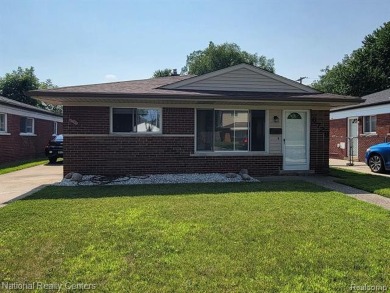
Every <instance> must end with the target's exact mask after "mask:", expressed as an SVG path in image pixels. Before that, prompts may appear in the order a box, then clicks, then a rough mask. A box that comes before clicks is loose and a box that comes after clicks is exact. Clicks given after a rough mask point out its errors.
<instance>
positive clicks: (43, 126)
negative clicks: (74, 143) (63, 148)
mask: <svg viewBox="0 0 390 293" xmlns="http://www.w3.org/2000/svg"><path fill="white" fill-rule="evenodd" d="M2 112H4V110H3V109H2V108H1V105H0V113H2ZM28 116H29V115H28V114H26V113H24V114H23V115H16V114H10V113H7V114H6V117H7V131H6V133H5V134H4V133H0V163H7V162H12V161H19V160H24V159H33V158H38V157H43V156H45V152H44V150H45V146H46V145H47V143H48V141H49V140H50V138H51V137H52V135H53V131H54V121H51V120H46V119H39V118H34V134H33V135H21V134H20V133H21V129H20V124H21V119H22V117H28ZM57 127H58V130H57V133H62V131H63V129H62V123H60V122H57Z"/></svg>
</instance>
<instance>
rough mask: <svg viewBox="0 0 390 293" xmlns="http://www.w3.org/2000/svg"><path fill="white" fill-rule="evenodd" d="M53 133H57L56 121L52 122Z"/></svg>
mask: <svg viewBox="0 0 390 293" xmlns="http://www.w3.org/2000/svg"><path fill="white" fill-rule="evenodd" d="M53 134H58V124H57V122H56V121H54V122H53Z"/></svg>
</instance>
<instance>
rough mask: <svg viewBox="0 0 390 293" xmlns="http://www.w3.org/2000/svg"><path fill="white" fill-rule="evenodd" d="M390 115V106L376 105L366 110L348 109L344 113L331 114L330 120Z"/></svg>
mask: <svg viewBox="0 0 390 293" xmlns="http://www.w3.org/2000/svg"><path fill="white" fill-rule="evenodd" d="M388 113H390V104H385V105H375V106H369V107H364V108H355V109H347V110H343V111H337V112H330V120H334V119H344V118H347V117H354V116H371V115H379V114H388Z"/></svg>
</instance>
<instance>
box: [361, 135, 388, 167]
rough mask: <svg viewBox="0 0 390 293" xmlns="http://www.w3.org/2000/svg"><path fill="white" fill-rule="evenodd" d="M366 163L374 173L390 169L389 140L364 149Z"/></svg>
mask: <svg viewBox="0 0 390 293" xmlns="http://www.w3.org/2000/svg"><path fill="white" fill-rule="evenodd" d="M366 164H367V165H368V167H370V169H371V171H372V172H374V173H380V172H384V171H385V170H390V142H385V143H379V144H376V145H373V146H371V147H369V148H368V149H367V151H366Z"/></svg>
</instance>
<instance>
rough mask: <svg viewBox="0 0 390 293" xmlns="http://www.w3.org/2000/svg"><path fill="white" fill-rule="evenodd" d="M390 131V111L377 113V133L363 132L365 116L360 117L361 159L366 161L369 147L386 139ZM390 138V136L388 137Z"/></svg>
mask: <svg viewBox="0 0 390 293" xmlns="http://www.w3.org/2000/svg"><path fill="white" fill-rule="evenodd" d="M388 133H390V113H388V114H380V115H376V134H365V133H363V118H361V117H359V142H358V148H359V161H361V162H364V159H365V154H366V150H367V148H369V147H370V146H372V145H374V144H377V143H381V142H384V141H385V138H386V136H387V134H388ZM388 139H389V140H390V137H389V138H388Z"/></svg>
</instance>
